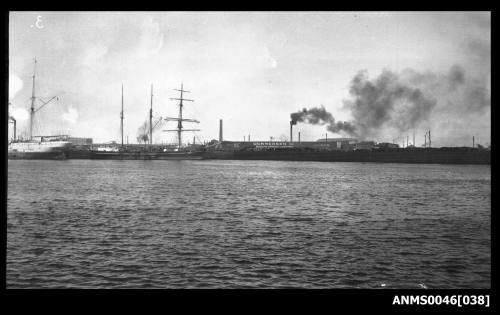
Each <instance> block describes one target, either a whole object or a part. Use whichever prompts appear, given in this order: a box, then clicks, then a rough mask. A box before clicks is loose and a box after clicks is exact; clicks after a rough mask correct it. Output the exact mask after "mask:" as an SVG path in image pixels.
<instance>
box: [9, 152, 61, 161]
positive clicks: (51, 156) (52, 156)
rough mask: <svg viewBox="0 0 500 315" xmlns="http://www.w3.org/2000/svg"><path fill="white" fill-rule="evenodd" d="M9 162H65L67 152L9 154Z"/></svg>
mask: <svg viewBox="0 0 500 315" xmlns="http://www.w3.org/2000/svg"><path fill="white" fill-rule="evenodd" d="M7 156H8V159H9V160H65V159H66V158H67V156H66V153H65V152H58V151H49V152H8V154H7Z"/></svg>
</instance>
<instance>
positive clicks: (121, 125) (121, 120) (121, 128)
mask: <svg viewBox="0 0 500 315" xmlns="http://www.w3.org/2000/svg"><path fill="white" fill-rule="evenodd" d="M120 133H121V135H122V148H123V83H122V111H121V112H120Z"/></svg>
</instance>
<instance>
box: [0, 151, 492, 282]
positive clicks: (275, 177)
mask: <svg viewBox="0 0 500 315" xmlns="http://www.w3.org/2000/svg"><path fill="white" fill-rule="evenodd" d="M7 216H8V218H7V287H8V288H419V287H422V286H423V285H424V286H426V287H428V288H490V287H491V284H490V276H491V243H490V231H491V224H490V220H491V168H490V166H473V165H411V164H375V163H374V164H371V163H321V162H318V163H313V162H279V161H276V162H275V161H92V160H67V161H28V160H26V161H23V160H18V161H9V162H8V209H7Z"/></svg>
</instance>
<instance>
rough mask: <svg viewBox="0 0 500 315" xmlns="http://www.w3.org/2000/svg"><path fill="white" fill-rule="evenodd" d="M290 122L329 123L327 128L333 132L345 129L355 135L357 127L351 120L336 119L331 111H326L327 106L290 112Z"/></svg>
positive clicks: (293, 123)
mask: <svg viewBox="0 0 500 315" xmlns="http://www.w3.org/2000/svg"><path fill="white" fill-rule="evenodd" d="M290 119H291V120H290V124H292V125H296V124H297V123H299V122H301V123H307V124H312V125H327V127H326V129H327V130H328V131H331V132H340V131H344V132H346V133H348V134H351V135H355V133H356V132H355V129H356V128H355V127H354V126H353V125H352V124H351V123H349V122H341V121H338V122H336V121H335V118H334V117H333V116H332V114H331V113H329V112H328V111H326V109H325V107H324V106H323V105H321V107H312V108H310V109H307V108H303V109H302V110H301V111H298V112H296V113H292V114H290Z"/></svg>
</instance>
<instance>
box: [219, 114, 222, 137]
mask: <svg viewBox="0 0 500 315" xmlns="http://www.w3.org/2000/svg"><path fill="white" fill-rule="evenodd" d="M219 142H222V119H219Z"/></svg>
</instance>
